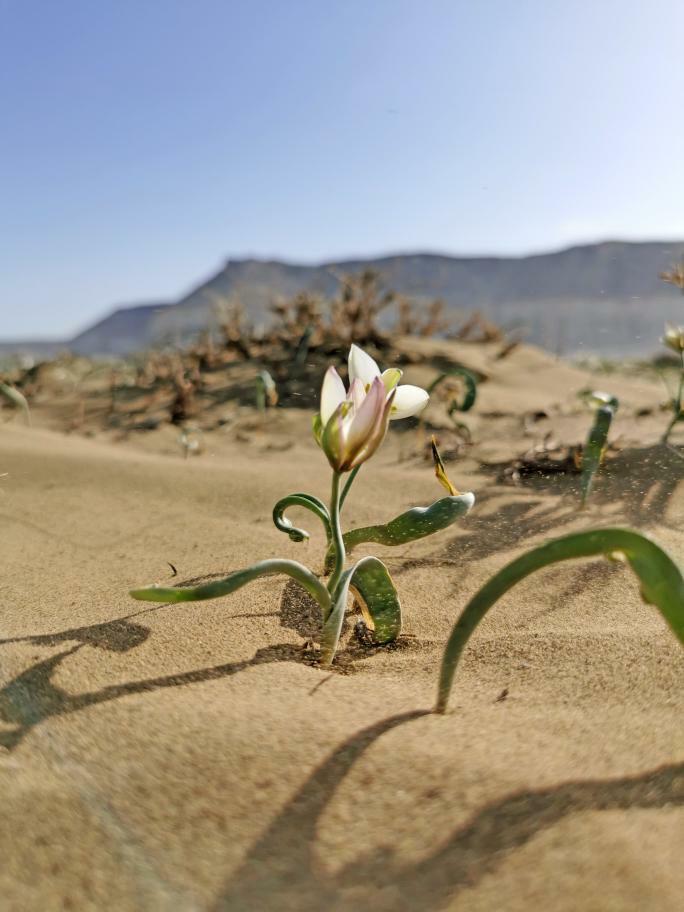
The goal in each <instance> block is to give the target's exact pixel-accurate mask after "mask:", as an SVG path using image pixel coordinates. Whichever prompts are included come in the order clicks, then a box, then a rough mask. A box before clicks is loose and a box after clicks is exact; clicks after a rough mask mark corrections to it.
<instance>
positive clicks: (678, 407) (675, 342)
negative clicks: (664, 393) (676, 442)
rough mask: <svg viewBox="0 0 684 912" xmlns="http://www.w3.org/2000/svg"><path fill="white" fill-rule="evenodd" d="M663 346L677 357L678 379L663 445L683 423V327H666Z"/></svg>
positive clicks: (671, 401)
mask: <svg viewBox="0 0 684 912" xmlns="http://www.w3.org/2000/svg"><path fill="white" fill-rule="evenodd" d="M661 341H662V343H663V345H666V346H667V347H668V348H670V349H672V351H673V352H676V354H677V355H678V357H679V365H678V367H679V377H678V379H677V389H676V392H675V394H674V395H673V396H672V398H671V400H670V408H671V409H672V418H671V419H670V423H669V424H668V426H667V428H666V429H665V433H664V434H663V439H662V442H663V443H667V442H668V440H669V439H670V434H671V433H672V429H673V428H674V426H675V424H677V422H678V421H684V326H666V327H665V335H664V336H663V338H662V339H661Z"/></svg>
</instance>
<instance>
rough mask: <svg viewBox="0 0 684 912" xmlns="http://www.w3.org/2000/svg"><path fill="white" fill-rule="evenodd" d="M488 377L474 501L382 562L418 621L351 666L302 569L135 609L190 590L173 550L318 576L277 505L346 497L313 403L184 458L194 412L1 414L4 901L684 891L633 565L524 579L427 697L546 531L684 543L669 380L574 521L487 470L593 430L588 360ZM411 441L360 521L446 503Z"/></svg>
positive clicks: (451, 901)
mask: <svg viewBox="0 0 684 912" xmlns="http://www.w3.org/2000/svg"><path fill="white" fill-rule="evenodd" d="M472 351H476V349H474V348H473V349H472ZM478 357H479V356H478ZM485 367H486V369H487V372H488V374H489V375H490V380H489V381H488V383H486V384H484V385H483V387H482V397H481V400H480V403H479V405H478V408H477V409H476V410H475V411H474V412H473V413H472V414H471V415H470V416H467V417H468V420H469V422H470V425H471V427H472V429H473V432H474V434H475V436H476V437H477V438H478V441H479V443H478V445H479V446H480V447H481V449H480V450H479V451H477V450H476V451H471V453H470V454H469V455H467V456H466V457H464V458H463V459H462V460H461V461H458V462H456V463H451V464H450V468H449V471H450V473H451V474H452V475H453V477H454V481H455V482H456V483H457V484H458V486H459V487H460V488H462V489H466V490H467V489H471V490H473V491H474V492H475V494H476V497H477V503H476V506H475V508H474V510H473V512H472V513H471V515H470V516H469V517H468V518H467V519H466V520H465V521H463V522H461V523H460V524H459V525H457V526H454V527H453V528H452V529H450V530H447V531H446V532H443V533H441V534H440V535H438V536H435V537H433V538H431V539H426V540H423V541H421V542H418V543H415V544H414V545H411V546H402V547H401V548H399V549H395V550H391V549H388V548H380V547H377V548H376V549H375V552H376V553H377V554H378V556H380V557H381V558H383V559H385V560H386V562H387V564H388V566H389V567H390V569H391V571H392V573H393V575H394V578H395V582H396V585H397V587H398V589H399V592H400V596H401V599H402V603H403V605H404V608H405V613H406V621H405V632H406V634H407V636H406V637H404V638H403V640H402V642H401V643H400V644H399V645H398V646H397V647H396V648H393V649H363V648H361V647H360V646H358V645H354V643H353V642H352V640H351V639H350V637H349V633H347V636H346V638H345V641H344V643H343V648H342V650H341V653H340V655H339V657H338V660H337V662H336V667H335V671H334V673H331V672H330V671H324V670H321V669H320V668H319V667H316V666H315V665H313V664H311V648H310V641H311V640H312V639H315V637H316V635H317V630H316V625H315V623H314V622H313V621H312V616H313V615H312V612H311V610H310V609H311V606H310V605H309V604H308V603H307V600H306V597H305V596H303V595H302V593H301V592H300V591H299V590H298V589H297V588H296V587H295V586H294V585H293V584H287V583H285V582H283V581H282V580H281V579H278V578H269V579H264V580H260V581H257V582H256V583H254V584H252V585H251V586H249V587H247V588H245V589H242V590H240V591H239V592H237V593H235V594H234V595H232V596H230V597H228V598H224V599H220V600H216V601H213V602H204V603H201V604H195V605H192V604H191V605H184V606H159V605H151V606H148V605H145V604H142V603H139V602H134V601H133V600H132V599H130V598H129V596H128V595H127V591H128V589H130V588H131V587H133V586H139V585H141V584H145V583H149V582H152V581H159V582H165V583H168V582H170V581H171V574H172V570H171V568H170V567H169V563H171V564H173V565H174V566H175V567H176V568H177V573H178V575H177V577H176V578H175V579H176V580H178V581H187V580H189V579H194V578H199V577H202V578H204V577H211V576H212V575H216V574H224V573H226V572H228V571H230V570H233V569H237V568H239V567H241V566H244V565H246V564H249V563H251V562H253V561H254V560H256V559H262V558H267V557H272V556H277V555H281V556H288V557H292V558H296V559H299V560H302V561H304V562H305V563H308V564H309V565H310V566H312V567H314V568H315V569H320V566H321V557H322V551H323V544H324V543H323V536H322V533H321V531H320V530H319V529H318V528H316V525H315V521H314V522H313V523H312V522H309V517H308V515H307V516H306V519H304V517H301V521H302V523H303V524H304V525H305V526H306V527H308V528H309V529H310V531H311V532H312V538H311V541H310V542H309V543H308V544H305V545H298V544H295V543H292V542H290V541H289V540H288V539H287V537H285V536H283V535H282V534H281V533H279V532H278V531H277V530H276V529H275V528H274V527H273V525H272V523H271V521H270V511H271V508H272V506H273V503H274V502H275V501H276V500H277V499H278V498H279V497H280V496H282V495H284V494H286V493H289V492H291V491H296V490H309V491H311V492H313V493H316V494H318V495H320V496H323V497H325V496H326V495H327V491H328V485H329V473H328V470H327V466H326V463H325V461H324V459H323V458H322V457H321V454H320V452H319V451H318V450H317V448H316V447H315V445H314V444H313V443H312V442H311V441H310V439H309V437H308V434H307V433H306V427H307V424H308V421H309V416H308V415H306V414H305V413H303V412H299V413H298V412H296V411H291V412H290V411H289V410H283V412H282V413H281V414H279V415H277V416H276V417H275V418H273V419H272V420H270V421H269V422H268V423H267V424H266V425H265V426H264V427H260V426H258V425H252V426H251V427H252V430H251V431H250V433H249V434H247V435H246V436H245V434H242V435H241V436H240V439H237V438H236V435H235V433H233V431H232V430H231V429H230V428H229V429H228V430H226V432H225V433H224V434H220V433H218V432H217V433H216V434H215V435H213V436H209V437H208V438H207V440H206V448H205V452H204V453H203V454H202V455H201V456H199V457H196V458H190V459H187V460H184V459H182V458H181V454H180V451H179V449H178V447H177V444H176V440H175V437H176V435H177V432H176V431H172V430H169V429H166V430H162V431H159V432H155V433H154V434H149V435H140V436H139V437H136V438H135V439H131V440H129V441H128V442H127V443H125V444H122V443H115V442H113V441H112V440H110V439H108V438H107V437H106V435H100V436H99V437H98V438H96V439H84V438H83V437H80V436H77V435H70V436H67V435H64V434H62V433H58V432H56V431H54V430H49V429H46V428H45V427H41V426H38V427H34V428H32V429H28V428H24V427H22V426H21V425H20V423H19V422H18V421H15V422H12V423H11V424H7V425H5V426H3V427H2V429H1V431H0V473H3V472H6V473H8V474H7V475H6V476H5V477H3V478H1V479H0V528H2V548H1V554H2V560H1V562H0V580H1V583H2V594H3V598H2V614H1V615H0V744H1V745H3V748H2V749H0V786H1V788H2V795H3V814H2V815H1V817H0V832H1V837H0V852H1V853H2V858H3V864H2V866H1V870H0V896H2V902H1V903H0V905H1V906H2V909H3V910H8V912H11V910H33V909H41V910H53V909H55V910H57V909H60V910H62V909H73V910H86V909H98V910H102V909H114V910H169V912H171V910H173V912H184V910H188V912H190V910H221V909H225V910H274V912H275V910H279V912H290V910H292V912H294V910H297V912H307V910H311V912H313V910H319V909H320V910H326V912H337V910H373V912H384V910H387V912H389V910H392V912H394V910H412V912H413V910H435V912H437V910H439V912H442V910H448V912H463V910H468V912H470V910H473V912H475V910H492V909H497V910H511V912H515V910H530V909H544V910H549V912H565V910H568V912H569V910H576V909H582V910H584V912H591V910H601V912H606V910H611V912H612V910H640V912H641V910H644V909H649V910H650V909H653V910H675V909H677V910H678V909H680V908H681V905H682V896H683V895H684V867H683V866H682V864H681V859H680V857H679V856H680V854H681V845H682V836H683V834H684V808H683V805H684V762H683V761H684V725H683V724H682V718H683V717H682V710H683V708H684V696H683V689H682V686H681V684H682V671H683V668H684V662H683V660H682V655H683V654H682V651H681V649H680V647H679V646H678V645H677V643H676V641H675V640H674V638H673V636H672V635H671V633H670V631H669V630H668V629H667V628H666V626H665V624H664V622H663V621H662V619H661V618H660V616H659V615H658V614H657V612H656V611H654V609H653V608H651V607H649V606H647V605H644V604H643V603H642V602H641V600H640V598H639V594H638V588H637V586H636V583H635V581H634V579H633V578H632V577H631V575H630V574H629V572H628V570H627V569H625V568H624V567H621V566H619V565H616V564H610V563H608V562H605V561H591V562H585V563H572V564H566V565H563V566H556V567H553V568H551V569H549V570H547V571H545V572H543V573H540V574H538V575H536V576H535V577H533V578H531V579H529V580H527V581H525V582H524V583H522V584H520V585H519V586H518V587H517V588H516V589H515V590H513V592H511V593H510V594H509V595H508V596H506V598H505V599H503V600H502V602H501V603H500V604H499V605H498V606H497V607H496V608H495V609H494V610H493V611H492V612H491V613H490V615H489V616H488V617H487V618H486V620H485V622H484V623H483V624H482V625H481V627H480V628H479V629H478V631H477V633H476V635H475V636H474V638H473V640H472V641H471V645H470V646H469V647H468V650H467V652H466V654H465V656H464V660H463V663H462V665H461V666H460V668H459V671H458V674H457V678H456V683H455V688H454V691H453V694H452V700H451V703H450V711H449V713H448V714H447V715H445V716H436V715H430V714H427V713H426V711H427V710H429V709H430V707H431V706H432V705H433V703H434V698H435V691H436V682H437V672H438V668H439V661H440V657H441V652H442V649H443V646H444V643H445V641H446V638H447V636H448V633H449V630H450V628H451V625H452V624H453V623H454V621H455V619H456V618H457V616H458V614H459V611H460V610H461V608H462V607H463V606H464V604H465V603H466V601H467V599H468V597H469V596H470V595H471V594H472V593H473V592H474V591H475V590H476V588H477V587H478V586H479V585H481V584H482V583H483V582H484V581H485V580H486V579H487V578H488V577H489V576H490V575H491V574H492V573H493V572H494V571H495V570H497V569H498V568H500V567H501V566H503V565H504V564H505V563H506V562H508V561H509V560H510V559H512V558H513V557H514V556H516V555H517V554H519V553H522V551H523V550H525V548H527V547H529V546H530V545H531V544H534V543H539V542H542V541H544V540H546V539H548V538H549V537H552V536H554V535H556V534H562V533H564V532H567V531H571V530H575V529H582V528H589V527H591V526H596V525H606V524H614V523H629V524H631V525H634V526H636V527H638V528H641V529H643V530H647V531H649V532H650V533H651V534H652V535H654V536H655V537H656V538H657V539H658V540H659V541H660V542H661V543H662V544H664V545H665V546H666V547H667V548H668V549H669V551H670V552H671V553H672V554H673V556H675V557H676V558H678V559H679V560H684V535H683V534H682V528H683V525H682V524H683V523H684V502H683V499H682V484H683V483H684V471H682V468H681V460H680V457H678V456H676V454H674V453H672V452H671V451H667V450H665V449H663V448H662V447H659V446H658V445H657V442H656V441H657V434H658V431H659V429H661V428H662V425H663V423H664V420H665V418H664V416H663V415H661V414H658V413H654V414H652V415H650V416H647V417H644V418H640V419H637V418H636V417H635V415H636V412H637V411H638V410H639V409H642V408H643V407H644V406H645V405H648V404H649V403H650V404H651V405H653V403H654V402H655V403H656V404H657V402H658V393H657V392H656V388H655V386H653V385H649V384H648V383H647V382H645V381H644V382H641V381H638V380H634V379H632V380H629V379H621V380H620V393H621V397H622V399H623V402H624V408H623V410H622V415H621V417H620V418H619V419H618V423H617V424H616V429H615V434H616V436H620V437H621V438H622V443H623V446H624V449H623V450H622V452H621V453H620V454H619V455H618V456H617V457H616V458H615V459H614V460H613V461H612V462H611V463H610V465H609V467H608V469H607V471H606V472H605V473H604V475H603V476H602V477H601V478H600V479H599V481H598V482H597V487H596V493H595V497H594V499H593V500H592V503H591V506H590V508H589V510H588V511H586V512H585V513H578V512H577V510H576V501H575V499H574V494H573V492H574V490H575V489H576V484H577V482H576V479H565V478H558V479H552V480H541V481H539V482H534V481H532V482H530V483H528V484H526V485H524V486H518V487H513V486H510V485H504V484H502V483H500V482H498V481H497V480H496V476H495V473H494V472H493V471H489V470H486V469H485V468H483V467H482V465H481V461H482V458H484V456H483V454H488V456H492V458H493V456H494V455H495V456H496V457H497V458H504V456H505V455H506V454H507V453H508V454H509V455H512V454H513V453H514V452H515V451H516V449H517V450H519V449H520V448H521V447H523V448H524V446H526V445H529V443H530V440H529V434H526V433H525V432H524V431H523V430H522V420H521V415H522V413H523V412H524V411H530V410H535V409H547V410H550V412H551V413H552V414H550V417H549V419H548V428H547V427H546V425H544V426H543V427H540V429H539V432H538V433H539V434H540V435H541V434H542V431H543V432H544V433H546V432H547V430H550V431H551V432H552V433H554V434H556V435H559V436H561V437H563V438H568V439H569V438H572V437H573V435H574V436H577V435H578V434H579V435H580V437H581V433H580V431H581V429H582V428H583V427H586V415H583V414H582V413H581V412H579V413H578V412H577V410H576V408H574V406H573V405H572V402H573V399H572V396H573V393H574V391H576V390H577V389H579V388H581V387H582V385H585V384H586V383H587V376H586V375H585V374H583V373H582V372H581V371H578V370H576V369H575V368H572V367H569V366H566V365H562V364H559V363H557V362H555V361H553V359H551V358H549V357H548V356H545V355H542V354H541V353H536V352H535V351H534V350H533V349H525V350H522V351H520V352H519V353H514V354H513V355H511V357H510V359H506V361H504V362H500V363H499V364H498V365H497V364H494V363H492V362H491V359H490V360H489V361H488V362H487V363H486V365H485ZM421 370H422V369H421V368H420V367H416V368H415V371H414V374H415V377H414V378H413V379H416V380H420V379H421V376H420V374H421ZM616 382H617V381H616ZM595 385H596V384H595ZM602 385H604V386H605V385H606V384H605V383H604V384H602ZM661 398H662V396H661ZM488 416H489V417H488ZM39 424H40V422H39ZM535 433H537V431H535ZM415 434H416V432H415V431H411V432H409V433H408V434H404V435H401V434H398V433H393V434H392V435H391V437H390V439H388V441H387V442H386V444H385V446H384V448H383V450H382V451H381V452H380V454H378V456H377V457H376V458H375V459H374V460H373V461H372V462H371V463H369V464H368V465H367V466H365V467H364V469H363V471H362V473H361V474H360V476H359V479H358V481H357V483H356V486H355V488H354V492H353V495H352V497H351V498H350V500H349V502H348V507H347V508H346V519H347V521H348V522H349V523H354V524H356V523H358V524H366V523H368V522H377V521H379V520H381V519H383V518H387V519H389V518H391V516H393V515H395V514H396V513H398V512H400V511H401V510H403V509H405V508H407V507H408V506H410V505H413V504H417V503H427V502H430V501H432V500H434V499H436V498H437V497H439V496H440V489H439V488H438V487H437V486H436V482H435V479H434V477H433V475H432V472H431V469H430V466H429V464H427V463H425V462H423V461H421V460H420V459H417V458H409V457H408V456H407V448H408V444H409V442H410V440H411V439H414V438H415ZM525 441H527V442H525ZM680 479H682V480H680ZM294 517H295V514H294V513H293V518H294ZM297 518H298V519H300V516H299V515H298V516H297ZM359 553H364V552H363V550H362V549H361V550H360V551H359ZM350 628H351V625H350Z"/></svg>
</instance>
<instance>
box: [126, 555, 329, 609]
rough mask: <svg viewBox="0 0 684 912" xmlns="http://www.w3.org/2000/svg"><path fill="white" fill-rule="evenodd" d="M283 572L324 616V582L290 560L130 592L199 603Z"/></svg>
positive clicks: (326, 598) (161, 599) (326, 601)
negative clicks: (194, 583)
mask: <svg viewBox="0 0 684 912" xmlns="http://www.w3.org/2000/svg"><path fill="white" fill-rule="evenodd" d="M279 573H283V574H285V575H286V576H290V577H292V579H294V580H296V581H297V582H298V583H299V584H300V586H302V588H304V589H305V590H306V591H307V592H308V593H309V594H310V595H312V596H313V597H314V598H315V599H316V601H317V602H318V604H319V605H320V606H321V612H322V614H323V617H324V618H325V617H327V616H328V614H329V613H330V595H329V594H328V590H327V589H326V588H325V586H324V585H323V583H322V582H321V581H320V580H319V579H318V577H316V576H314V574H313V573H312V572H311V571H310V570H309V569H308V568H307V567H305V566H304V565H303V564H299V563H297V561H291V560H279V559H273V560H265V561H260V562H259V563H258V564H253V565H252V566H251V567H246V568H245V569H244V570H237V571H236V572H235V573H231V574H230V575H229V576H227V577H225V579H222V580H216V581H215V582H211V583H204V584H203V585H201V586H193V587H188V588H185V587H183V586H176V587H170V588H164V587H162V586H148V587H146V588H145V589H133V590H131V592H130V595H132V596H133V598H134V599H139V600H140V601H143V602H199V601H204V600H205V599H213V598H220V597H221V596H222V595H230V593H231V592H235V590H236V589H240V588H241V587H242V586H244V585H246V584H247V583H251V582H252V580H255V579H257V578H258V577H260V576H273V575H274V574H279Z"/></svg>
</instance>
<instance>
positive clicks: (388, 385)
mask: <svg viewBox="0 0 684 912" xmlns="http://www.w3.org/2000/svg"><path fill="white" fill-rule="evenodd" d="M402 374H403V371H400V370H399V368H398V367H388V368H387V370H386V371H383V372H382V374H381V375H380V376H381V377H382V382H383V383H384V384H385V389H386V390H387V392H388V393H391V392H392V390H393V389H394V388H395V386H397V385H398V383H399V381H400V380H401V375H402Z"/></svg>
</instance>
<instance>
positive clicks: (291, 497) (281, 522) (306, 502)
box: [273, 494, 332, 542]
mask: <svg viewBox="0 0 684 912" xmlns="http://www.w3.org/2000/svg"><path fill="white" fill-rule="evenodd" d="M288 507H305V508H306V509H307V510H311V512H312V513H313V514H314V515H315V516H317V517H318V518H319V519H320V521H321V522H322V523H323V528H324V529H325V537H326V539H327V540H328V541H330V539H331V537H332V533H331V530H330V513H329V512H328V508H327V507H326V505H325V504H324V503H323V501H321V500H319V499H318V498H317V497H314V496H313V494H288V496H287V497H283V498H281V499H280V500H279V501H278V503H277V504H276V505H275V506H274V507H273V522H274V523H275V526H276V528H277V529H280V531H281V532H286V533H287V534H288V535H289V536H290V539H291V540H292V541H295V542H302V541H306V540H307V539H308V538H309V533H308V532H307V531H306V530H305V529H298V528H297V527H296V526H293V525H292V523H291V522H290V520H289V519H288V518H287V517H286V516H285V510H287V508H288Z"/></svg>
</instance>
